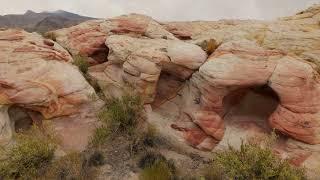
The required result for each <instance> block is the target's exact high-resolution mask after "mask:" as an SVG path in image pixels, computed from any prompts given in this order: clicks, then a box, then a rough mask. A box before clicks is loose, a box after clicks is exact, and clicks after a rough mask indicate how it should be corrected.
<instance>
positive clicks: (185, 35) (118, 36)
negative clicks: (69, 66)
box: [45, 6, 320, 165]
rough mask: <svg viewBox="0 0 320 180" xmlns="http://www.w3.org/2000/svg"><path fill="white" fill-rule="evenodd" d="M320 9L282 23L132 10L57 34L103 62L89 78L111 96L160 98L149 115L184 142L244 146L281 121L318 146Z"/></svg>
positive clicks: (298, 160) (299, 157)
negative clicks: (187, 18) (129, 93)
mask: <svg viewBox="0 0 320 180" xmlns="http://www.w3.org/2000/svg"><path fill="white" fill-rule="evenodd" d="M319 7H320V6H313V7H311V8H309V9H308V10H306V11H303V12H300V13H298V14H296V15H294V16H290V17H285V18H281V19H279V20H275V21H258V20H220V21H194V22H166V23H158V22H157V21H155V20H153V19H152V18H150V17H147V16H143V15H136V14H131V15H127V16H120V17H116V18H111V19H107V20H96V21H89V22H86V23H83V24H80V25H78V26H75V27H72V28H68V29H63V30H58V31H55V32H53V35H54V36H55V38H56V40H57V42H59V43H60V44H61V45H62V46H63V47H65V48H66V49H68V50H69V51H70V52H71V54H73V55H76V54H82V55H85V56H89V57H92V59H94V60H95V61H96V62H95V63H93V64H99V65H96V66H93V67H91V68H90V70H89V76H90V77H91V78H92V79H94V80H96V81H97V84H98V85H99V86H100V87H101V88H102V90H103V92H104V94H105V95H106V96H108V97H119V96H121V94H122V93H121V92H122V91H124V89H125V84H130V85H131V86H132V87H134V89H135V90H137V91H138V92H139V93H140V94H141V95H142V96H143V98H144V99H145V102H146V103H147V104H151V106H148V107H149V109H150V111H149V113H148V115H149V119H148V121H149V122H150V123H151V124H154V125H156V126H157V127H160V131H161V134H162V135H163V137H165V139H167V140H168V141H169V142H171V143H172V144H175V145H176V146H179V147H183V149H188V148H187V147H186V146H184V145H185V142H184V141H185V140H186V142H187V143H188V144H189V145H191V146H193V147H195V148H197V149H201V150H207V151H211V150H212V149H214V147H216V149H219V148H225V147H226V146H227V145H228V143H229V142H230V143H231V144H234V145H236V146H237V145H239V144H240V143H241V138H244V139H248V137H255V136H257V137H261V138H263V137H264V136H266V134H268V133H270V131H271V129H272V128H275V129H276V130H277V131H278V132H281V133H282V134H285V135H287V136H288V137H290V138H288V139H289V140H288V141H290V140H291V141H293V140H292V139H291V138H294V139H296V140H299V141H301V142H304V143H308V144H318V143H320V138H319V135H320V132H319V123H320V122H319V119H320V118H319V112H320V109H319V108H320V105H319V103H318V102H317V101H318V99H319V93H320V87H319V84H320V82H319V72H320V71H319V64H320V63H319V62H320V61H319V55H320V53H319V51H320V44H319V42H320V26H319V22H320V8H319ZM45 44H47V45H48V46H49V45H50V43H49V42H45ZM201 49H202V50H201ZM205 52H206V53H207V54H208V55H209V58H208V57H207V55H206V53H205ZM207 58H208V59H207ZM107 59H108V62H105V61H106V60H107ZM93 62H94V61H93ZM102 62H103V63H102ZM100 63H102V64H100ZM280 142H281V143H279V144H280V145H279V146H283V147H286V148H284V150H283V149H281V148H279V149H280V150H279V151H281V153H279V154H281V156H282V155H283V156H286V157H289V158H291V159H292V162H293V163H295V164H299V165H300V164H303V163H304V161H305V162H310V163H309V164H312V163H314V161H312V160H310V157H312V156H316V155H315V154H316V153H312V155H310V157H309V154H308V152H310V150H306V151H301V150H302V149H303V148H300V147H299V148H292V147H290V145H288V143H282V141H280ZM295 142H297V141H295ZM289 144H290V143H289ZM302 144H303V143H302ZM304 145H305V146H307V147H310V146H312V145H307V144H304ZM291 150H292V152H291V153H289V152H290V151H291ZM195 151H196V150H195ZM315 151H316V150H315ZM196 152H197V151H196ZM197 153H199V152H197Z"/></svg>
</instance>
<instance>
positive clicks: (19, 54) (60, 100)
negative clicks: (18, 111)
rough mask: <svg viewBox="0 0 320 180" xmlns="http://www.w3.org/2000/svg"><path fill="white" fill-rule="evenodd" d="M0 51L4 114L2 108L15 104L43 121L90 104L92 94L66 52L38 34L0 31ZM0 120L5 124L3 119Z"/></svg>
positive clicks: (0, 76) (72, 112)
mask: <svg viewBox="0 0 320 180" xmlns="http://www.w3.org/2000/svg"><path fill="white" fill-rule="evenodd" d="M0 49H1V52H0V59H1V60H0V64H1V66H0V105H1V106H2V107H3V108H2V109H3V114H5V113H6V112H5V106H11V105H16V106H20V107H23V108H25V109H28V110H30V111H35V112H38V113H40V114H41V115H42V116H43V118H44V119H51V118H55V117H61V116H68V115H72V114H77V113H80V112H81V111H82V110H83V109H82V108H81V107H82V106H83V107H85V106H86V104H88V103H89V102H90V98H89V96H90V95H95V92H94V90H93V88H92V87H91V86H90V85H89V84H88V83H87V82H86V80H85V79H84V77H83V76H82V74H81V73H80V72H79V70H78V69H77V67H75V66H73V65H71V62H72V61H73V59H72V58H71V56H70V55H69V53H68V52H67V51H66V50H65V49H63V48H62V47H61V46H60V45H58V44H57V43H55V42H53V41H51V40H47V39H44V38H42V37H41V36H40V35H39V34H36V33H33V34H32V33H27V32H25V31H23V30H15V29H12V30H5V31H0ZM2 116H5V115H2ZM41 120H42V119H41ZM1 121H2V123H8V122H7V121H6V118H5V117H2V118H1ZM12 123H14V122H12ZM3 126H6V127H8V125H5V124H3ZM10 127H11V126H10Z"/></svg>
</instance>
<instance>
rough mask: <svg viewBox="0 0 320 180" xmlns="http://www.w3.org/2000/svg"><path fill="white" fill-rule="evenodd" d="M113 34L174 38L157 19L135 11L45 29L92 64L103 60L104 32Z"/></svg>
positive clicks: (109, 34)
mask: <svg viewBox="0 0 320 180" xmlns="http://www.w3.org/2000/svg"><path fill="white" fill-rule="evenodd" d="M115 34H126V35H129V36H134V37H148V38H153V39H172V40H174V39H176V37H174V35H172V34H171V33H169V32H168V31H166V30H165V29H164V28H163V27H162V26H161V25H160V24H159V23H158V22H156V21H155V20H153V19H152V18H150V17H148V16H144V15H139V14H130V15H123V16H119V17H115V18H110V19H106V20H92V21H87V22H84V23H81V24H79V25H77V26H73V27H71V28H65V29H60V30H56V31H52V32H48V33H47V36H49V37H51V38H53V39H54V40H55V41H57V42H58V43H59V44H61V45H62V46H63V47H64V48H66V49H67V50H68V51H69V52H70V53H71V54H72V55H79V54H80V55H82V56H88V57H90V58H89V60H90V62H91V63H92V64H99V63H103V62H105V61H107V55H108V48H107V47H106V46H105V41H106V39H107V37H108V36H111V35H115Z"/></svg>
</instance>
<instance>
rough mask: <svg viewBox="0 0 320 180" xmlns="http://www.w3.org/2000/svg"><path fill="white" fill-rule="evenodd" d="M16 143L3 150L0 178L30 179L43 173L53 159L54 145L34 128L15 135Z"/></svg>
mask: <svg viewBox="0 0 320 180" xmlns="http://www.w3.org/2000/svg"><path fill="white" fill-rule="evenodd" d="M15 139H16V142H15V144H13V145H12V146H11V147H9V148H3V151H4V152H3V155H4V157H3V160H2V161H1V163H0V176H1V177H3V178H5V179H18V178H22V179H32V178H34V177H37V176H39V175H40V174H41V173H43V172H44V171H45V169H46V167H48V165H49V164H50V162H51V161H52V160H53V158H54V152H55V149H56V144H55V142H54V141H53V139H52V138H51V137H48V136H46V135H44V134H43V133H42V132H41V130H40V129H39V128H37V127H36V126H34V127H32V128H31V129H30V130H28V131H26V132H20V133H17V134H16V138H15Z"/></svg>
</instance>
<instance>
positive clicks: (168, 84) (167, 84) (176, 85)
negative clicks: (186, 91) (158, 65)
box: [151, 72, 184, 108]
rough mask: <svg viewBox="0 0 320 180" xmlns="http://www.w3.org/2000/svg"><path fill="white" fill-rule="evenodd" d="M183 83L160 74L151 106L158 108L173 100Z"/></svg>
mask: <svg viewBox="0 0 320 180" xmlns="http://www.w3.org/2000/svg"><path fill="white" fill-rule="evenodd" d="M183 84H184V81H183V80H181V79H179V78H177V77H176V76H173V75H171V74H169V73H166V72H161V75H160V78H159V81H158V84H157V88H156V96H155V99H154V101H153V103H152V104H151V106H152V107H153V108H157V107H160V106H161V105H162V104H163V103H165V102H167V101H169V100H171V99H173V98H174V97H176V96H177V94H178V92H179V91H180V90H181V88H182V87H183Z"/></svg>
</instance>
